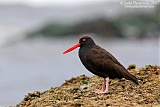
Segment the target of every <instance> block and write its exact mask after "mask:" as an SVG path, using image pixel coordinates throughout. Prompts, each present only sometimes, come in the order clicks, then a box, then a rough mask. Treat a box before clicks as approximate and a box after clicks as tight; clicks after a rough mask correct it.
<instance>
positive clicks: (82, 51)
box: [79, 44, 96, 59]
mask: <svg viewBox="0 0 160 107" xmlns="http://www.w3.org/2000/svg"><path fill="white" fill-rule="evenodd" d="M95 45H96V44H92V45H84V46H83V47H80V49H79V57H80V59H82V58H83V57H85V54H86V52H87V51H88V50H89V49H91V48H92V47H94V46H95Z"/></svg>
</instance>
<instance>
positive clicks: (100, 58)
mask: <svg viewBox="0 0 160 107" xmlns="http://www.w3.org/2000/svg"><path fill="white" fill-rule="evenodd" d="M89 51H90V52H88V53H89V54H87V56H86V58H87V61H88V63H90V64H92V65H94V69H96V70H97V71H98V72H101V73H103V74H104V73H106V74H107V75H108V76H111V77H116V78H123V77H124V78H126V79H128V76H131V74H130V73H129V72H128V71H127V70H126V69H125V67H124V66H123V65H122V64H120V63H119V62H118V60H117V59H116V58H115V57H114V56H113V55H111V54H110V53H109V52H107V51H106V50H105V49H103V48H101V47H99V46H96V47H94V48H92V49H90V50H89ZM90 56H93V57H90Z"/></svg>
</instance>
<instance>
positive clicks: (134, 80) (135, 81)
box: [130, 75, 138, 85]
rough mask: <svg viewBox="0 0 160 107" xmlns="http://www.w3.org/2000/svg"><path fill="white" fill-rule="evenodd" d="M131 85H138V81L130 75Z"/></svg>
mask: <svg viewBox="0 0 160 107" xmlns="http://www.w3.org/2000/svg"><path fill="white" fill-rule="evenodd" d="M130 80H131V81H132V82H133V83H135V84H136V85H138V79H137V78H136V77H135V76H133V75H132V79H130Z"/></svg>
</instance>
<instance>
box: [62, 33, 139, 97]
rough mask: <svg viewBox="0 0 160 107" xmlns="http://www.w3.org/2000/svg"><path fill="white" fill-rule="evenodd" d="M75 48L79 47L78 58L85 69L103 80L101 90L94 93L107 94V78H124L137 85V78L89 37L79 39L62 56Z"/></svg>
mask: <svg viewBox="0 0 160 107" xmlns="http://www.w3.org/2000/svg"><path fill="white" fill-rule="evenodd" d="M77 47H80V49H79V58H80V60H81V62H82V63H83V65H84V66H85V67H86V69H87V70H89V71H90V72H92V73H93V74H95V75H98V76H100V77H103V78H104V83H103V86H102V89H101V90H95V91H94V92H95V93H98V94H101V93H108V82H109V78H110V79H115V78H118V79H121V78H125V79H128V80H131V81H132V82H133V83H135V84H137V85H138V81H137V78H136V77H135V76H133V75H132V74H130V73H129V72H128V71H127V70H126V68H125V67H124V66H123V65H122V64H121V63H120V62H119V61H118V60H117V59H116V58H115V57H114V56H113V55H111V54H110V53H109V52H108V51H106V50H105V49H103V48H101V47H100V46H98V45H96V44H95V42H94V41H93V39H92V38H91V37H88V36H85V37H82V38H80V40H79V43H77V44H76V45H74V46H73V47H71V48H69V49H68V50H66V51H65V52H63V54H66V53H68V52H70V51H72V50H74V49H75V48H77Z"/></svg>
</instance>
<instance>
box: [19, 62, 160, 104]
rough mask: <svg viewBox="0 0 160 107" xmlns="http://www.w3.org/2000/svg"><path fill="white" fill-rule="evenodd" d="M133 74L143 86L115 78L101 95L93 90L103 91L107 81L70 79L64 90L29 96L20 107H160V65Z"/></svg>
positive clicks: (95, 77)
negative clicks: (102, 86) (107, 90)
mask: <svg viewBox="0 0 160 107" xmlns="http://www.w3.org/2000/svg"><path fill="white" fill-rule="evenodd" d="M129 72H131V73H132V74H133V75H135V76H136V77H137V78H138V82H139V85H134V84H133V83H132V82H130V81H129V80H125V79H121V80H119V79H114V80H111V82H110V84H109V93H107V94H99V95H98V94H95V93H93V92H92V91H93V90H95V89H97V88H98V89H99V88H101V85H102V82H103V78H99V77H97V76H93V77H87V76H85V75H81V76H78V77H74V78H71V79H70V80H66V81H65V82H64V83H63V84H62V86H61V87H56V88H51V89H50V90H47V91H45V92H43V93H40V92H38V93H39V94H38V95H37V94H36V93H32V94H28V97H27V96H26V97H25V98H24V99H23V101H22V102H21V103H20V107H63V106H65V107H97V106H111V107H117V106H127V107H128V106H138V107H144V106H145V107H146V106H148V107H151V106H157V107H160V66H156V65H147V66H145V67H144V68H143V67H141V68H139V69H135V68H134V69H130V70H129ZM26 99H27V100H26Z"/></svg>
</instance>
